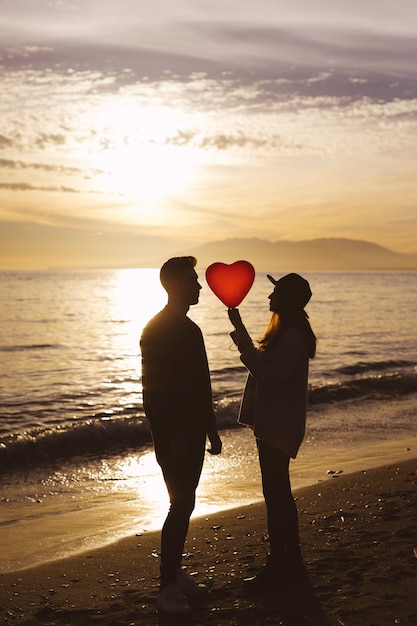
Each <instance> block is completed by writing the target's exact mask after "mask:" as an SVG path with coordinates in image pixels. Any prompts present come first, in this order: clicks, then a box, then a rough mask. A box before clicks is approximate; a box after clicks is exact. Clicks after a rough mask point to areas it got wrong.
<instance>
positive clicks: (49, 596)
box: [0, 455, 417, 626]
mask: <svg viewBox="0 0 417 626" xmlns="http://www.w3.org/2000/svg"><path fill="white" fill-rule="evenodd" d="M416 469H417V459H416V458H415V456H414V455H413V458H410V459H409V460H407V461H403V462H401V463H396V462H393V463H388V461H387V462H386V464H385V465H383V466H382V467H380V468H377V469H371V470H366V471H359V472H356V473H352V474H344V473H337V469H335V472H336V473H333V474H328V480H324V481H323V482H320V483H318V484H315V485H314V486H309V487H303V488H300V489H298V490H297V491H296V497H297V506H298V509H299V515H300V534H301V544H302V550H303V555H304V559H305V562H306V565H307V571H308V574H309V581H308V583H307V584H305V585H296V586H293V587H288V588H286V589H278V590H277V591H276V593H274V594H273V595H261V596H257V597H246V596H245V594H244V592H243V589H242V580H243V579H244V578H246V577H249V576H252V575H254V574H255V573H256V571H257V569H258V568H259V567H260V566H261V565H262V564H263V563H264V559H265V551H266V549H267V538H266V520H265V508H264V505H263V503H262V502H257V503H254V504H251V505H248V506H243V507H240V508H238V509H229V510H227V511H223V512H220V513H215V514H212V515H209V516H204V517H197V518H194V519H193V520H192V522H191V526H190V531H189V534H188V540H187V544H186V556H185V559H184V564H185V565H186V566H187V569H188V572H189V573H190V574H192V575H195V576H196V580H198V581H201V582H203V581H204V582H207V583H208V585H209V586H210V594H209V595H208V597H207V598H205V599H204V600H203V601H198V602H196V601H193V602H192V603H191V604H192V609H193V610H192V613H191V615H190V616H187V617H181V618H173V617H167V616H164V615H158V613H157V611H156V608H155V598H156V593H157V589H158V567H159V558H158V551H159V532H145V533H142V534H138V535H132V536H129V537H127V538H125V539H122V540H120V541H118V542H117V543H112V544H109V545H106V546H104V547H102V548H99V549H95V550H92V551H88V552H83V553H81V554H78V555H75V556H71V557H69V558H65V559H60V560H56V561H53V562H49V563H46V564H43V565H39V566H37V567H33V568H30V569H25V570H22V571H18V572H11V573H7V574H2V575H1V576H0V622H1V623H2V624H5V625H7V626H8V625H12V624H13V625H14V624H23V625H34V624H44V625H49V626H52V625H56V626H63V625H71V626H72V625H81V626H85V625H87V624H88V625H89V624H99V625H106V626H119V625H120V626H122V625H123V626H136V625H139V624H141V625H157V624H160V625H165V624H166V625H168V626H171V625H176V626H182V625H187V626H188V625H189V626H198V625H200V624H201V625H203V624H207V625H213V626H214V625H216V626H217V625H218V626H238V625H239V626H249V625H250V626H256V625H264V624H265V625H267V624H286V625H292V626H304V625H312V624H314V625H315V626H326V625H331V626H333V625H335V626H338V625H339V626H340V625H342V626H343V625H346V626H348V625H349V626H374V625H375V626H388V625H392V624H402V625H406V626H411V625H413V624H416V623H417V491H416V486H417V473H416Z"/></svg>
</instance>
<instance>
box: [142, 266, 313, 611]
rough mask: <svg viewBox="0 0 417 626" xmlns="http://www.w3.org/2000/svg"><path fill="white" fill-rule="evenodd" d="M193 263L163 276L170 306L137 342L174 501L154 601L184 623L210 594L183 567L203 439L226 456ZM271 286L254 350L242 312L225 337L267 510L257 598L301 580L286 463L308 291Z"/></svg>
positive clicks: (291, 448) (299, 404) (294, 440)
mask: <svg viewBox="0 0 417 626" xmlns="http://www.w3.org/2000/svg"><path fill="white" fill-rule="evenodd" d="M196 263H197V260H196V259H195V258H194V257H176V258H172V259H169V260H168V261H167V262H166V263H165V264H164V265H163V266H162V268H161V271H160V280H161V283H162V285H163V287H164V288H165V290H166V291H167V293H168V303H167V305H166V307H165V308H164V309H163V310H162V311H160V312H159V313H158V314H157V315H156V316H155V317H153V318H152V319H151V320H150V321H149V322H148V324H147V325H146V327H145V328H144V330H143V333H142V336H141V342H140V343H141V353H142V383H143V403H144V409H145V413H146V416H147V418H148V419H149V422H150V426H151V431H152V437H153V442H154V449H155V455H156V459H157V461H158V463H159V465H160V467H161V470H162V473H163V477H164V480H165V484H166V487H167V490H168V494H169V499H170V508H169V512H168V515H167V518H166V520H165V522H164V525H163V528H162V535H161V566H160V589H159V592H158V598H157V607H158V609H159V610H160V611H162V612H164V613H168V614H181V613H188V612H189V611H190V606H189V604H188V602H187V598H191V597H199V596H203V595H204V594H206V593H207V592H208V588H207V586H206V585H203V584H201V583H200V584H198V583H196V582H195V581H194V580H192V579H191V578H189V577H188V576H187V574H186V572H185V570H184V569H182V567H181V558H182V552H183V548H184V543H185V539H186V535H187V531H188V525H189V520H190V516H191V513H192V511H193V509H194V504H195V492H196V488H197V485H198V482H199V479H200V474H201V470H202V466H203V459H204V453H205V445H206V438H207V437H208V439H209V442H210V447H209V449H208V452H209V453H210V454H215V455H217V454H220V453H221V450H222V442H221V440H220V437H219V434H218V432H217V428H216V420H215V416H214V411H213V403H212V395H211V384H210V375H209V368H208V363H207V356H206V350H205V346H204V340H203V336H202V333H201V331H200V329H199V327H198V326H197V325H196V324H195V323H194V322H192V321H191V319H190V318H189V317H188V316H187V312H188V310H189V308H190V306H191V305H193V304H197V303H198V300H199V294H200V289H201V285H200V284H199V282H198V275H197V272H196V271H195V266H196ZM268 279H269V280H270V281H271V282H272V283H273V284H274V290H273V292H272V293H271V295H270V296H269V300H270V310H271V311H272V317H271V320H270V323H269V326H268V328H267V329H266V332H265V334H264V336H263V337H262V338H261V339H260V340H259V347H258V348H255V347H254V345H253V343H252V339H251V338H250V336H249V334H248V332H247V330H246V328H245V326H244V325H243V322H242V320H241V317H240V314H239V311H238V309H229V311H228V313H229V318H230V321H231V323H232V325H233V326H234V331H233V332H232V333H231V337H232V339H233V341H234V343H235V344H236V346H237V347H238V350H239V352H240V359H241V361H242V362H243V363H244V365H245V366H246V368H247V370H248V379H247V383H246V387H245V391H244V394H243V399H242V404H241V408H240V413H239V422H241V423H243V424H247V425H249V426H250V427H251V428H252V429H253V430H254V434H255V437H256V443H257V446H258V454H259V462H260V467H261V474H262V487H263V493H264V497H265V502H266V507H267V519H268V532H269V542H270V553H269V555H268V558H267V563H266V565H265V566H264V567H263V568H262V570H261V571H260V572H259V574H258V575H257V576H255V577H254V578H251V579H247V580H246V581H245V585H246V587H247V588H252V589H253V590H255V591H256V590H270V591H273V590H274V589H278V588H280V587H283V586H284V585H285V584H288V583H290V582H295V581H297V580H300V579H302V578H303V577H304V576H305V568H304V563H303V560H302V556H301V551H300V546H299V538H298V513H297V508H296V505H295V502H294V499H293V496H292V493H291V485H290V479H289V462H290V458H291V457H292V458H295V457H296V455H297V452H298V449H299V447H300V445H301V442H302V440H303V437H304V429H305V419H306V400H307V379H308V363H309V359H310V358H314V355H315V348H316V337H315V336H314V333H313V331H312V329H311V327H310V324H309V322H308V319H307V314H306V313H305V311H304V307H305V306H306V304H307V303H308V301H309V300H310V297H311V290H310V287H309V284H308V282H307V281H306V280H305V279H304V278H302V277H301V276H299V275H298V274H288V275H286V276H284V277H283V278H281V279H280V280H278V281H277V280H275V279H274V278H272V276H269V275H268Z"/></svg>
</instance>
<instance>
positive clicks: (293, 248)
mask: <svg viewBox="0 0 417 626" xmlns="http://www.w3.org/2000/svg"><path fill="white" fill-rule="evenodd" d="M184 254H185V253H184ZM186 254H191V255H193V256H195V257H196V258H197V259H198V263H199V266H200V267H207V266H208V265H210V264H211V263H213V262H214V261H221V262H223V263H233V262H234V261H236V260H238V259H245V260H247V261H250V262H251V263H252V264H253V265H254V266H255V267H257V268H258V269H282V270H289V269H291V270H297V269H298V270H301V269H303V270H377V269H379V270H400V269H401V270H416V269H417V253H410V254H405V253H400V252H394V251H393V250H390V249H389V248H385V247H383V246H381V245H379V244H376V243H372V242H369V241H364V240H361V239H348V238H344V237H322V238H317V239H310V240H301V241H275V242H272V241H268V240H266V239H260V238H258V237H252V238H237V237H235V238H231V239H223V240H218V241H212V242H207V243H205V244H202V245H200V246H197V247H195V248H193V249H191V250H188V251H187V253H186Z"/></svg>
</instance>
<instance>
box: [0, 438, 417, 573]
mask: <svg viewBox="0 0 417 626" xmlns="http://www.w3.org/2000/svg"><path fill="white" fill-rule="evenodd" d="M224 435H225V437H224V443H225V452H224V454H223V455H222V457H216V458H213V457H210V456H209V455H207V456H206V462H205V466H204V469H203V474H202V479H201V481H200V485H199V488H198V491H197V504H196V509H195V511H194V514H193V516H192V520H193V519H198V518H201V517H204V516H205V515H217V514H222V513H223V512H226V511H227V510H233V509H235V508H239V507H241V506H245V505H248V504H251V503H256V502H262V501H263V497H262V487H261V478H260V472H259V463H258V459H257V455H256V448H255V444H254V438H253V435H252V433H251V431H249V430H247V429H245V430H243V431H241V433H240V437H238V436H237V435H238V434H237V433H236V432H233V431H232V432H229V433H228V434H227V435H226V433H224ZM412 457H417V438H416V437H415V436H411V437H409V438H407V439H398V440H395V439H394V440H391V441H382V442H381V441H380V442H377V443H375V444H374V445H372V446H369V445H362V446H361V447H359V448H358V447H357V446H352V445H351V446H345V447H339V446H330V447H326V445H304V446H303V447H302V449H301V451H300V454H299V456H298V457H297V459H296V460H294V461H292V463H291V468H290V475H291V482H292V487H293V492H294V494H295V495H297V494H298V492H299V490H300V489H301V488H304V487H310V486H311V487H314V486H317V485H320V484H322V483H323V482H325V481H326V480H328V479H332V478H339V477H340V476H346V475H348V474H351V473H353V472H355V471H358V470H369V469H371V468H375V467H378V466H381V465H383V464H384V463H385V462H387V461H389V462H391V463H397V462H402V461H407V460H408V459H410V458H412ZM139 458H140V464H139V465H138V466H137V468H136V469H137V471H139V472H143V469H144V466H145V467H146V480H145V483H146V485H145V486H143V485H142V487H144V488H143V489H142V491H141V492H138V489H137V483H138V478H137V477H135V479H134V480H133V481H132V480H131V479H129V480H128V481H127V483H128V484H127V485H126V484H125V482H124V481H116V483H115V484H116V485H117V489H120V491H115V490H114V488H113V486H112V487H111V488H110V489H108V490H107V491H100V492H98V493H95V492H94V491H93V492H92V491H91V489H90V490H88V491H87V492H86V493H85V494H84V493H82V492H81V491H78V492H75V495H74V494H71V493H69V494H66V495H64V496H59V497H57V496H47V497H46V498H44V499H40V500H38V501H30V502H28V503H27V504H24V505H21V504H20V503H17V504H16V505H13V503H9V504H8V505H7V508H6V509H5V517H4V518H3V519H2V523H1V526H2V528H1V534H2V544H3V546H2V550H1V552H2V554H1V563H0V575H1V574H7V573H9V572H10V573H12V572H16V573H17V572H20V571H23V570H25V569H26V568H28V567H34V566H37V565H41V564H42V563H48V562H50V561H52V560H55V559H57V558H60V559H61V558H66V557H71V556H73V555H75V554H83V553H84V552H86V551H89V550H91V549H100V548H101V547H104V546H108V545H111V544H112V543H114V542H116V541H118V540H119V539H123V538H124V537H128V536H130V535H132V534H134V533H142V534H143V533H148V532H151V531H158V530H159V529H160V528H161V526H162V523H163V520H164V518H165V515H166V510H167V507H168V498H167V494H166V488H165V485H164V483H163V480H162V477H161V473H160V469H159V467H158V466H157V464H156V461H155V459H154V455H153V453H152V452H150V453H146V458H144V457H143V455H141V456H140V457H139ZM416 463H417V461H416ZM127 464H128V465H133V461H132V459H130V461H129V462H128V463H127ZM151 466H152V467H151ZM225 476H226V477H227V495H228V497H227V499H225V497H224V495H223V493H224V484H225V483H224V481H225ZM142 482H143V480H142ZM112 484H113V483H112ZM119 485H120V487H119ZM106 489H107V488H106ZM219 496H220V497H219ZM230 503H231V504H230Z"/></svg>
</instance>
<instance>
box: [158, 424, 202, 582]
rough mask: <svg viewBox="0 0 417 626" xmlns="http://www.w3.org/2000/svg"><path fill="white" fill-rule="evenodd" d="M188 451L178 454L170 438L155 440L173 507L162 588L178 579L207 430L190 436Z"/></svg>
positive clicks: (168, 520)
mask: <svg viewBox="0 0 417 626" xmlns="http://www.w3.org/2000/svg"><path fill="white" fill-rule="evenodd" d="M186 440H187V444H188V454H178V451H177V454H175V451H173V450H172V448H171V445H170V442H169V439H168V438H162V439H159V440H156V441H155V440H154V447H155V454H156V459H157V461H158V463H159V465H160V467H161V469H162V474H163V476H164V480H165V484H166V487H167V490H168V494H169V500H170V507H169V511H168V515H167V517H166V519H165V522H164V525H163V527H162V535H161V588H163V587H165V586H166V585H168V584H170V583H172V582H175V579H176V571H177V569H178V568H179V567H180V566H181V558H182V553H183V549H184V543H185V538H186V536H187V531H188V525H189V521H190V517H191V513H192V512H193V510H194V505H195V492H196V489H197V486H198V482H199V480H200V475H201V470H202V467H203V460H204V451H205V441H206V436H205V434H198V435H195V434H193V435H192V436H187V437H186Z"/></svg>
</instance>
